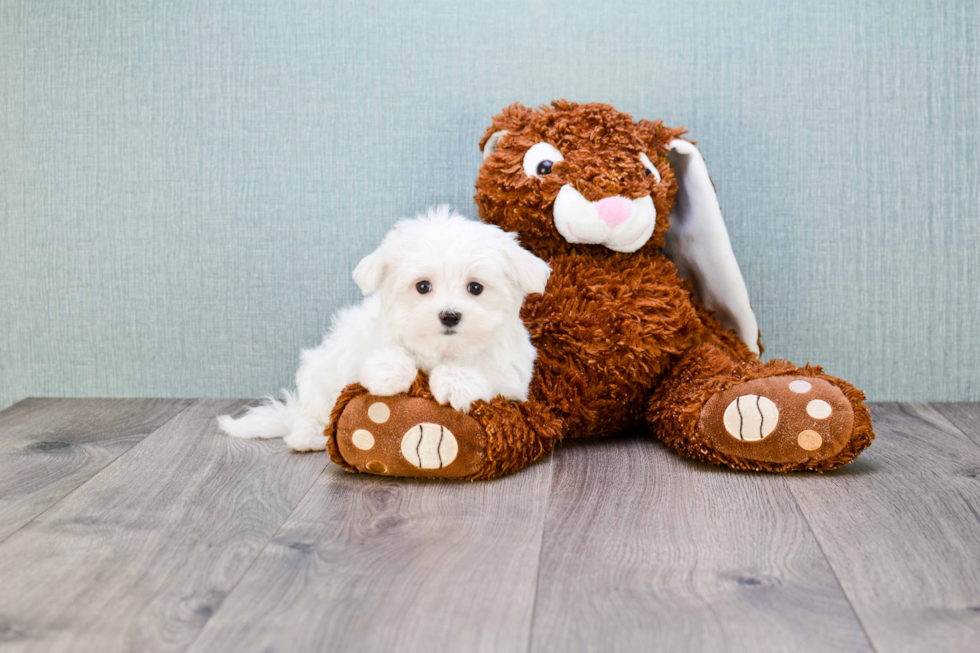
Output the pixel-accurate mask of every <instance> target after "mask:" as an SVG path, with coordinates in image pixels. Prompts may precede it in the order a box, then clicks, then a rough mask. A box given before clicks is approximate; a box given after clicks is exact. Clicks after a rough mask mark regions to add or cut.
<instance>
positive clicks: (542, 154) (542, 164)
mask: <svg viewBox="0 0 980 653" xmlns="http://www.w3.org/2000/svg"><path fill="white" fill-rule="evenodd" d="M564 160H565V157H563V156H562V154H561V152H559V151H558V148H556V147H555V146H554V145H552V144H551V143H536V144H535V145H532V146H531V149H529V150H528V151H527V153H526V154H525V155H524V174H526V175H527V176H528V177H541V176H543V175H550V174H551V167H552V166H553V165H555V164H556V163H558V162H559V161H564Z"/></svg>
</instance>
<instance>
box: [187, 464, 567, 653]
mask: <svg viewBox="0 0 980 653" xmlns="http://www.w3.org/2000/svg"><path fill="white" fill-rule="evenodd" d="M550 478H551V460H550V458H549V459H545V460H543V461H540V462H539V463H537V464H535V465H532V466H531V467H529V468H526V469H524V470H522V471H521V472H518V473H517V474H514V475H511V476H508V477H505V478H501V479H497V480H494V481H488V482H478V483H465V482H445V481H411V480H405V479H387V478H379V477H373V478H372V477H370V476H367V475H359V474H351V473H348V472H344V471H341V470H339V469H338V468H330V469H328V470H327V471H325V472H324V474H323V476H322V477H321V478H320V479H319V480H318V481H317V483H316V485H314V487H313V489H312V490H311V491H310V493H309V494H308V495H307V496H306V498H305V499H304V500H303V502H302V503H301V504H300V506H299V507H298V508H297V509H296V512H295V513H294V514H293V515H292V516H291V517H290V519H289V520H288V521H287V522H286V524H285V525H284V526H283V528H282V530H281V531H280V532H279V533H278V534H277V535H276V537H275V539H274V540H273V541H272V542H271V543H270V544H269V546H268V547H266V549H265V551H263V553H262V556H261V557H260V558H259V560H258V561H257V562H256V564H255V565H254V566H253V567H252V569H251V570H250V571H249V573H248V574H247V575H246V577H245V578H244V579H243V580H242V582H241V583H240V584H239V585H238V587H236V588H235V591H234V592H232V594H231V595H230V596H229V597H228V599H227V600H226V601H225V602H224V603H223V604H222V606H221V609H220V610H219V611H218V612H217V614H215V616H214V617H213V618H212V619H211V621H209V622H208V625H207V627H206V628H205V630H204V632H203V633H202V635H201V637H200V638H199V639H198V640H197V642H195V645H194V646H193V647H192V649H191V651H194V652H197V653H218V652H221V651H235V652H236V653H245V652H247V651H263V652H272V651H284V652H288V651H331V653H334V652H341V651H357V652H363V651H440V652H444V651H460V652H471V651H523V650H526V649H527V643H528V637H529V634H530V628H531V621H532V614H533V603H534V586H535V580H536V576H537V568H538V556H539V553H540V547H541V529H542V526H543V524H544V514H545V510H546V506H547V502H548V491H549V485H550Z"/></svg>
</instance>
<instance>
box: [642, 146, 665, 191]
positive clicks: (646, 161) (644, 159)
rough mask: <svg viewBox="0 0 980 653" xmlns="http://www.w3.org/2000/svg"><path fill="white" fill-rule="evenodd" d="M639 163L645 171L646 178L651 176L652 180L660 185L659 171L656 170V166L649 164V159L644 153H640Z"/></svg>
mask: <svg viewBox="0 0 980 653" xmlns="http://www.w3.org/2000/svg"><path fill="white" fill-rule="evenodd" d="M640 162H641V163H643V167H644V168H645V169H646V172H647V177H649V176H650V175H653V178H654V180H655V181H656V182H657V183H658V184H659V183H660V171H659V170H657V166H655V165H653V163H651V162H650V157H648V156H647V155H646V152H640Z"/></svg>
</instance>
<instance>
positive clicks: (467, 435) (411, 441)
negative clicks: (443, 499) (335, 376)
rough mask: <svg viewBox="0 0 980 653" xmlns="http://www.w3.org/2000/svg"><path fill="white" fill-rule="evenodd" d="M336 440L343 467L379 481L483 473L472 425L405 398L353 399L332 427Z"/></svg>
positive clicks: (481, 438)
mask: <svg viewBox="0 0 980 653" xmlns="http://www.w3.org/2000/svg"><path fill="white" fill-rule="evenodd" d="M336 438H337V441H336V444H337V451H338V452H339V454H340V455H341V456H342V457H343V459H344V461H345V462H346V463H347V464H348V465H350V466H351V467H353V468H354V469H356V470H357V471H361V472H367V473H369V474H380V475H383V476H411V477H419V478H465V477H468V476H472V475H473V474H475V473H476V472H477V471H479V470H480V469H481V468H482V467H483V465H484V461H485V459H486V451H487V438H486V435H485V433H484V431H483V428H482V427H481V426H480V425H479V424H478V423H477V422H476V421H475V420H474V419H472V418H471V417H468V416H467V415H464V414H462V413H460V412H458V411H456V410H454V409H452V408H450V407H448V406H440V405H439V404H437V403H435V402H433V401H431V400H429V399H423V398H420V397H408V396H405V395H397V396H393V397H376V396H374V395H370V394H362V395H360V396H359V397H356V398H354V399H353V400H351V402H350V403H349V404H347V406H346V408H344V411H343V413H341V415H340V418H339V420H338V421H337V432H336Z"/></svg>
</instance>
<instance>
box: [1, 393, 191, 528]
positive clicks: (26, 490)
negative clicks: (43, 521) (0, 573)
mask: <svg viewBox="0 0 980 653" xmlns="http://www.w3.org/2000/svg"><path fill="white" fill-rule="evenodd" d="M191 403H193V400H190V399H25V400H24V401H22V402H20V403H18V404H16V405H15V406H11V407H10V408H8V409H7V410H5V411H3V412H0V470H2V473H0V542H2V541H3V540H5V539H7V538H8V537H9V536H10V535H11V534H12V533H14V532H16V531H17V530H18V529H20V528H21V527H22V526H23V525H24V524H26V523H27V522H29V521H30V520H32V519H34V517H36V516H37V515H38V514H40V513H42V512H43V511H45V510H47V509H48V508H49V507H50V506H51V505H53V504H54V503H56V502H58V501H59V500H61V499H62V498H64V496H65V495H67V494H68V493H70V492H71V491H72V490H74V489H75V488H77V487H78V486H80V485H81V484H83V483H85V482H86V481H87V480H89V479H90V478H92V477H93V476H94V475H95V474H97V473H98V472H99V471H100V470H102V469H103V468H104V467H106V466H107V465H109V464H110V463H112V461H114V460H115V459H116V458H118V457H119V456H120V455H122V454H123V453H125V452H126V451H129V450H130V449H131V448H132V447H133V446H135V445H136V444H137V443H138V442H140V441H141V440H142V439H143V438H145V437H146V436H147V435H148V434H150V433H152V432H153V431H155V430H156V429H158V428H159V427H160V426H161V425H163V424H164V423H165V422H166V421H167V420H169V419H171V418H172V417H173V416H174V415H176V414H177V413H179V412H180V411H182V410H184V409H185V408H187V407H188V406H189V405H191Z"/></svg>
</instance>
